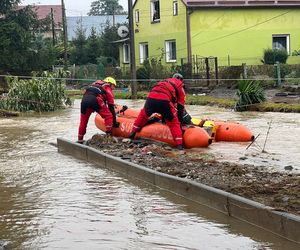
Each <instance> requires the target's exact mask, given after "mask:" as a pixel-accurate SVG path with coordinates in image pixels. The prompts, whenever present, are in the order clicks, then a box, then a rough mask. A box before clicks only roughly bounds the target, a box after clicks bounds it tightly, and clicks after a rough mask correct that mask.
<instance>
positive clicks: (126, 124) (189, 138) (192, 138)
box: [95, 114, 212, 148]
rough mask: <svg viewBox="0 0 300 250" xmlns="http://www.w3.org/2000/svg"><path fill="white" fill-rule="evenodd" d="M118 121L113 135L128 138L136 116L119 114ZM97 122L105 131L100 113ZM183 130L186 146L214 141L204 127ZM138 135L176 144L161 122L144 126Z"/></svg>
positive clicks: (191, 146) (197, 145)
mask: <svg viewBox="0 0 300 250" xmlns="http://www.w3.org/2000/svg"><path fill="white" fill-rule="evenodd" d="M117 121H118V122H119V123H120V127H119V128H113V135H114V136H118V137H124V138H128V137H129V134H130V132H131V129H132V127H133V123H134V118H133V117H130V116H129V117H126V116H124V115H118V116H117ZM95 124H96V126H97V128H99V129H100V130H102V131H103V132H104V131H105V124H104V119H103V118H102V117H101V116H100V115H98V114H97V115H96V117H95ZM183 130H184V134H183V143H184V147H185V148H196V147H208V145H209V144H211V142H212V139H211V137H210V136H209V134H208V133H207V132H206V131H205V130H204V129H203V128H200V127H196V126H192V127H186V128H183ZM136 136H137V137H141V138H147V139H152V140H156V141H160V142H165V143H168V144H170V145H173V146H175V145H176V143H175V141H174V140H173V137H172V134H171V132H170V129H169V127H168V126H167V125H164V124H161V123H153V124H150V125H147V126H145V127H143V128H142V130H141V131H140V132H138V133H137V134H136Z"/></svg>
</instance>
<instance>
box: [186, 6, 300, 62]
mask: <svg viewBox="0 0 300 250" xmlns="http://www.w3.org/2000/svg"><path fill="white" fill-rule="evenodd" d="M190 17H191V38H192V39H191V40H192V53H193V54H196V55H200V56H205V57H206V56H216V57H218V62H219V65H228V64H230V65H241V64H242V63H246V64H248V65H257V64H261V59H262V58H263V50H264V49H267V48H272V35H290V54H291V52H293V51H294V50H299V48H300V9H286V8H273V9H266V8H264V9H257V8H256V9H202V10H197V11H194V12H193V13H192V14H191V16H190ZM288 63H291V64H292V63H300V57H299V56H297V57H296V56H290V57H289V59H288Z"/></svg>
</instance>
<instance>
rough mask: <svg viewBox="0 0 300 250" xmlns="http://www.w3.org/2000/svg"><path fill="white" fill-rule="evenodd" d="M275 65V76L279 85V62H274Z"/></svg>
mask: <svg viewBox="0 0 300 250" xmlns="http://www.w3.org/2000/svg"><path fill="white" fill-rule="evenodd" d="M275 67H276V76H277V86H280V85H281V75H280V63H279V62H276V64H275Z"/></svg>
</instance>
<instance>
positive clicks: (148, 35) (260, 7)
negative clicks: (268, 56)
mask: <svg viewBox="0 0 300 250" xmlns="http://www.w3.org/2000/svg"><path fill="white" fill-rule="evenodd" d="M133 14H134V37H135V38H134V39H135V55H136V65H137V67H139V66H141V65H142V63H143V61H144V60H145V59H147V58H148V59H151V58H157V59H161V60H162V62H163V63H164V64H170V65H171V64H177V65H180V64H182V62H185V63H192V62H193V60H194V58H195V57H201V58H202V57H203V58H205V57H206V58H207V57H213V58H217V60H218V65H221V66H226V65H241V64H242V63H246V64H247V65H259V64H262V62H261V59H262V58H263V51H264V49H268V48H271V49H272V48H273V49H285V50H286V51H287V53H288V54H289V59H288V63H289V64H299V63H300V56H293V55H292V53H293V51H295V50H299V49H300V0H291V1H290V0H199V1H197V0H137V1H136V2H135V4H134V6H133ZM129 49H130V48H129V46H128V44H126V43H124V44H123V46H121V47H120V55H121V57H120V58H121V61H120V63H121V65H122V66H126V65H128V64H129V61H130V60H129V58H126V55H128V54H129V52H128V51H127V52H126V50H129Z"/></svg>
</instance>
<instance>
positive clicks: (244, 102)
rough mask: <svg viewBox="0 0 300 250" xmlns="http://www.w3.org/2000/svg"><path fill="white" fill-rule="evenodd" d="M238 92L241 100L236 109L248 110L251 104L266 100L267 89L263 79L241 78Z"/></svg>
mask: <svg viewBox="0 0 300 250" xmlns="http://www.w3.org/2000/svg"><path fill="white" fill-rule="evenodd" d="M236 94H237V96H238V97H239V100H238V101H237V103H236V104H235V107H234V110H235V111H246V110H248V109H249V107H250V106H251V105H253V104H255V103H261V102H263V101H265V100H266V97H265V90H264V88H263V87H262V82H261V81H256V80H239V81H238V89H237V93H236Z"/></svg>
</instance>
